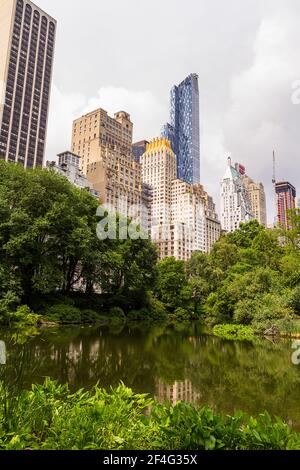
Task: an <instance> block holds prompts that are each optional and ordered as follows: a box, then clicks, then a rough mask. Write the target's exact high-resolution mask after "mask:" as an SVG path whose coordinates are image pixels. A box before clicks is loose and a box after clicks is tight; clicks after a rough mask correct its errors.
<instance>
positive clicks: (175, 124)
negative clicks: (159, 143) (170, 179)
mask: <svg viewBox="0 0 300 470" xmlns="http://www.w3.org/2000/svg"><path fill="white" fill-rule="evenodd" d="M162 137H164V138H166V139H168V140H169V141H170V142H171V146H172V149H173V151H174V153H175V155H176V157H177V177H178V178H179V179H182V180H183V181H185V182H186V183H190V184H197V183H200V115H199V86H198V75H197V74H195V73H193V74H191V75H189V76H188V77H187V78H186V79H185V80H183V82H182V83H180V85H178V86H174V87H173V88H172V90H171V100H170V123H167V124H165V125H164V126H163V129H162Z"/></svg>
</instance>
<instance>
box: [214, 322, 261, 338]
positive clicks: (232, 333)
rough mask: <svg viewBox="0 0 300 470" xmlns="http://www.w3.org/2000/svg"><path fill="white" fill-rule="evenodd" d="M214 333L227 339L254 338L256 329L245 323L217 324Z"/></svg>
mask: <svg viewBox="0 0 300 470" xmlns="http://www.w3.org/2000/svg"><path fill="white" fill-rule="evenodd" d="M213 333H214V335H216V336H220V337H221V338H225V339H234V340H241V341H243V340H248V341H251V340H253V339H254V330H253V328H251V326H244V325H216V326H214V329H213Z"/></svg>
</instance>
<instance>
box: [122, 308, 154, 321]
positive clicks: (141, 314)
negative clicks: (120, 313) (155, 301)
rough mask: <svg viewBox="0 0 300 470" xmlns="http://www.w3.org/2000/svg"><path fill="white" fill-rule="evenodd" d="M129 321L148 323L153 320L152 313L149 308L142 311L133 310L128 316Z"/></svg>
mask: <svg viewBox="0 0 300 470" xmlns="http://www.w3.org/2000/svg"><path fill="white" fill-rule="evenodd" d="M127 320H129V321H147V320H151V312H149V310H148V309H147V308H142V309H141V310H131V312H129V313H128V315H127Z"/></svg>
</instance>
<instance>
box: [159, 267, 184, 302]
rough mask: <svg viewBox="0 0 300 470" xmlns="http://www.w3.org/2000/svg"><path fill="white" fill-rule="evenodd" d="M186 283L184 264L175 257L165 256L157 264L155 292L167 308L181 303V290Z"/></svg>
mask: <svg viewBox="0 0 300 470" xmlns="http://www.w3.org/2000/svg"><path fill="white" fill-rule="evenodd" d="M186 284H187V276H186V272H185V264H184V262H183V261H177V260H175V258H166V259H164V260H163V261H161V262H160V263H159V264H158V278H157V283H156V292H157V296H158V299H159V300H160V301H161V302H163V303H164V304H165V305H166V307H167V308H168V309H169V310H171V311H172V310H174V309H176V308H177V307H179V306H180V305H181V304H182V299H181V292H182V289H183V288H184V287H185V286H186Z"/></svg>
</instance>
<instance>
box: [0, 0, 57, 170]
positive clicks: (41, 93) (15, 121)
mask: <svg viewBox="0 0 300 470" xmlns="http://www.w3.org/2000/svg"><path fill="white" fill-rule="evenodd" d="M55 33H56V21H55V20H54V19H53V18H52V17H51V16H49V15H48V14H47V13H45V12H44V11H42V10H41V9H40V8H38V7H37V6H36V5H34V4H33V3H32V2H30V1H29V0H0V44H1V49H0V84H1V86H2V93H1V95H2V98H1V101H0V158H1V159H3V160H6V161H9V162H15V163H20V164H22V165H23V166H24V167H25V168H33V167H37V166H42V165H43V161H44V153H45V142H46V135H47V121H48V108H49V98H50V89H51V79H52V65H53V56H54V45H55ZM0 97H1V96H0Z"/></svg>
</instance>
